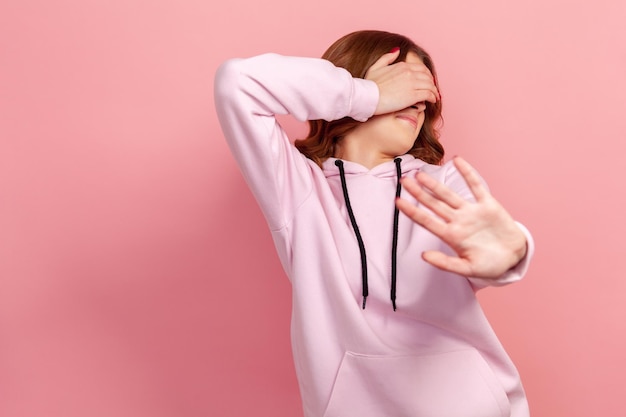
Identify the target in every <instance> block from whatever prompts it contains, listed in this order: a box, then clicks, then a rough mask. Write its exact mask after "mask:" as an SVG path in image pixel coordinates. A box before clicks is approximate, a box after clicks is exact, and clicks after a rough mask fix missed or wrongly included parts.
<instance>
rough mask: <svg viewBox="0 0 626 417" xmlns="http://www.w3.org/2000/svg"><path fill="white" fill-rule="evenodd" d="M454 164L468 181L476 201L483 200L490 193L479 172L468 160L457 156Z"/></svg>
mask: <svg viewBox="0 0 626 417" xmlns="http://www.w3.org/2000/svg"><path fill="white" fill-rule="evenodd" d="M454 166H456V169H457V170H458V171H459V172H460V173H461V176H463V179H465V182H466V183H467V186H468V187H469V189H470V191H471V192H472V194H474V197H475V198H476V201H480V200H483V199H484V198H485V197H487V196H489V195H490V193H489V191H488V190H487V188H486V187H485V185H484V184H483V182H482V180H481V178H480V176H479V175H478V172H477V171H476V170H475V169H474V168H473V167H472V166H471V165H470V164H469V162H467V161H466V160H465V159H463V158H461V157H460V156H457V157H455V158H454Z"/></svg>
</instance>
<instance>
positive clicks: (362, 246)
mask: <svg viewBox="0 0 626 417" xmlns="http://www.w3.org/2000/svg"><path fill="white" fill-rule="evenodd" d="M393 162H394V163H395V164H396V176H397V185H396V198H398V197H400V192H401V191H402V185H401V184H400V178H401V176H402V170H401V166H400V164H401V162H402V159H401V158H396V159H394V160H393ZM335 165H336V166H337V167H338V168H339V178H341V190H342V191H343V198H344V200H345V202H346V209H347V210H348V217H350V223H351V224H352V229H354V234H355V235H356V240H357V242H358V244H359V251H360V252H361V285H362V293H363V309H365V301H366V300H367V296H368V295H369V288H368V283H367V257H366V254H365V244H364V243H363V238H362V237H361V232H360V231H359V226H358V225H357V224H356V219H355V218H354V212H353V211H352V205H351V204H350V197H349V196H348V187H347V185H346V174H345V171H344V169H343V161H342V160H340V159H337V160H336V161H335ZM394 205H395V204H394ZM399 215H400V212H399V210H398V207H397V206H396V207H395V208H394V211H393V240H392V245H391V304H392V306H393V311H396V281H397V280H396V275H397V265H396V259H397V253H398V220H399Z"/></svg>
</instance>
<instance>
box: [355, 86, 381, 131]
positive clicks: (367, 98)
mask: <svg viewBox="0 0 626 417" xmlns="http://www.w3.org/2000/svg"><path fill="white" fill-rule="evenodd" d="M353 81H354V83H353V90H352V97H351V101H350V113H349V114H348V116H350V117H352V118H353V119H354V120H356V121H359V122H365V121H366V120H367V119H369V118H370V117H372V116H373V115H374V112H375V111H376V106H378V98H379V94H380V93H379V91H378V85H376V83H375V82H374V81H371V80H365V79H363V78H353Z"/></svg>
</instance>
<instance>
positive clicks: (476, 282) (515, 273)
mask: <svg viewBox="0 0 626 417" xmlns="http://www.w3.org/2000/svg"><path fill="white" fill-rule="evenodd" d="M446 167H447V168H448V169H447V172H446V176H445V183H446V185H447V186H448V187H450V188H451V189H452V190H453V191H455V192H456V193H458V194H459V195H460V196H461V197H463V198H464V199H466V200H470V201H475V199H474V195H473V194H472V191H471V190H470V189H469V187H468V186H467V183H466V182H465V179H464V178H463V176H462V175H461V173H460V172H459V171H458V170H457V169H456V167H455V166H454V163H453V162H452V161H450V162H448V163H447V164H446ZM483 184H484V185H485V186H486V187H488V185H487V183H486V182H485V181H484V180H483ZM515 223H516V224H517V226H518V227H519V228H520V230H521V231H522V232H523V233H524V235H525V236H526V245H527V250H526V255H525V256H524V257H523V258H522V259H521V260H520V261H519V262H518V263H517V265H515V266H514V267H513V268H511V269H509V270H508V271H506V272H505V273H504V274H502V275H501V276H500V277H498V278H495V279H484V278H474V277H468V279H469V280H470V282H471V284H472V287H474V290H479V289H481V288H484V287H488V286H503V285H507V284H511V283H513V282H516V281H519V280H521V279H522V278H523V277H524V275H526V272H527V271H528V267H529V266H530V261H531V259H532V257H533V254H534V252H535V243H534V240H533V237H532V235H531V234H530V232H529V231H528V229H527V228H526V227H525V226H524V225H523V224H521V223H519V222H517V221H516V222H515Z"/></svg>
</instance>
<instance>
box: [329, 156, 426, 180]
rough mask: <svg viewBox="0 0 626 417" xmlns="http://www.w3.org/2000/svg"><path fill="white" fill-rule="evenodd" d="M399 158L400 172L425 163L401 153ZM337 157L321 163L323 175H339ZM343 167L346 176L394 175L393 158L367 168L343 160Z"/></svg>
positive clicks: (382, 176) (387, 176) (414, 168)
mask: <svg viewBox="0 0 626 417" xmlns="http://www.w3.org/2000/svg"><path fill="white" fill-rule="evenodd" d="M398 158H399V159H400V160H401V162H400V164H401V166H402V174H404V173H405V172H409V171H412V170H417V169H419V168H421V167H422V166H424V165H426V162H424V161H422V160H420V159H417V158H415V157H414V156H413V155H408V154H407V155H402V156H398V157H397V158H396V159H398ZM336 160H337V158H328V159H327V160H326V161H324V163H323V164H322V170H323V171H324V176H325V177H326V178H331V177H333V176H338V175H339V169H338V168H337V166H336V165H335V161H336ZM343 167H344V171H345V174H346V176H349V175H359V174H361V175H362V174H369V175H372V176H375V177H379V178H392V177H394V178H395V177H396V175H397V173H396V165H395V162H394V160H390V161H387V162H383V163H382V164H379V165H376V166H375V167H374V168H372V169H368V168H367V167H365V166H363V165H361V164H359V163H357V162H351V161H345V160H344V161H343Z"/></svg>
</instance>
